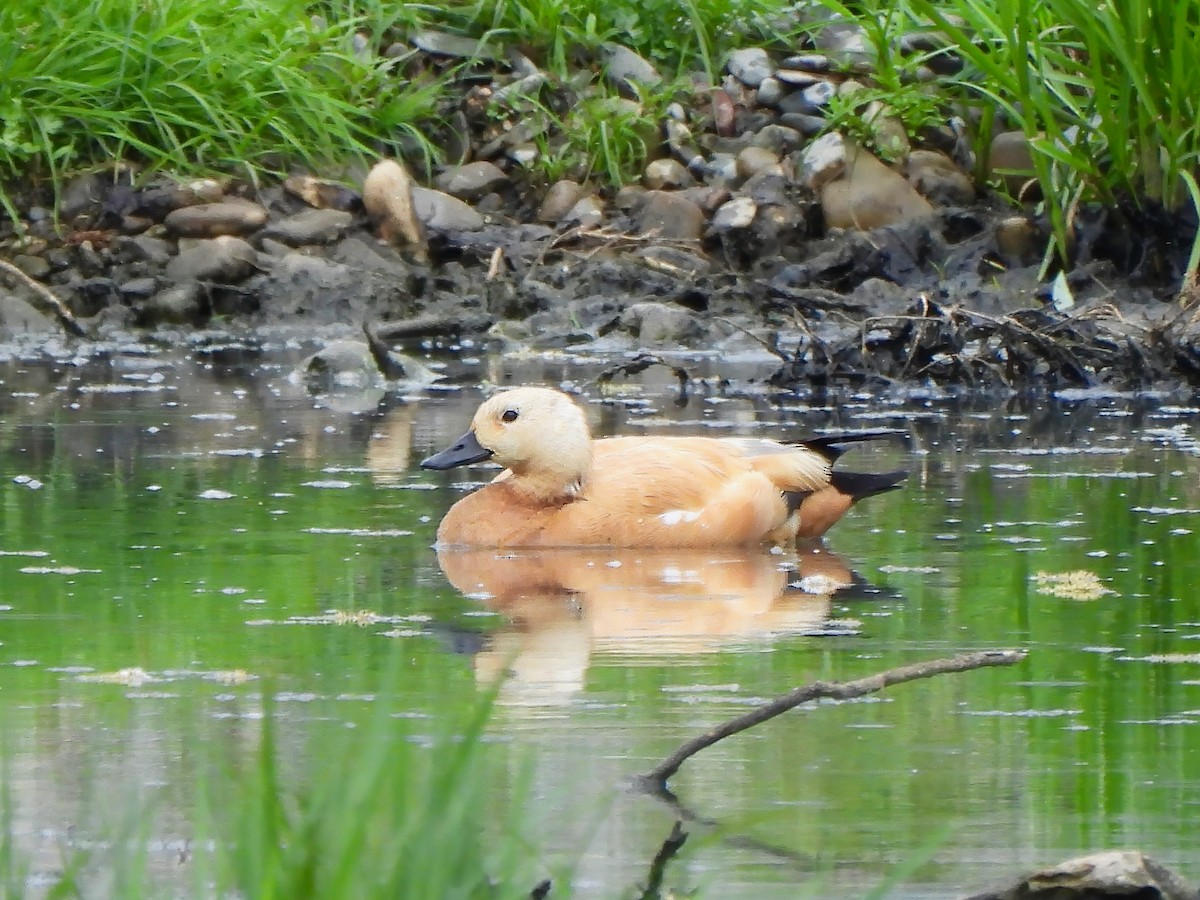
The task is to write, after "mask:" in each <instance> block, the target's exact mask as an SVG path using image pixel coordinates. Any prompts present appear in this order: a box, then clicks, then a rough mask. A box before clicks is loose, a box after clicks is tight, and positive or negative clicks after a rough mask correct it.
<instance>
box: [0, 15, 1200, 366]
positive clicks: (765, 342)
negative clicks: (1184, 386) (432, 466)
mask: <svg viewBox="0 0 1200 900" xmlns="http://www.w3.org/2000/svg"><path fill="white" fill-rule="evenodd" d="M1198 39H1200V0H1183V2H1167V0H1136V2H1130V3H1121V4H1101V5H1099V6H1097V5H1095V4H1090V5H1089V4H1085V3H1082V2H1081V0H1046V2H1040V3H1033V2H1032V0H998V2H993V0H987V2H985V0H943V2H938V0H902V2H899V3H885V2H882V0H861V2H841V0H819V2H818V0H813V2H801V3H784V2H779V0H688V2H685V3H683V4H679V3H674V2H665V0H648V2H641V3H636V4H635V3H627V2H623V0H616V2H609V3H605V4H599V3H592V2H567V0H522V2H494V0H477V2H474V3H453V4H446V5H439V6H436V7H435V6H426V5H420V4H409V3H384V2H381V0H361V2H354V0H326V2H310V0H285V2H271V3H267V2H252V0H208V2H205V3H200V2H198V0H164V2H159V3H154V4H145V3H138V2H135V0H120V2H111V0H64V2H61V3H57V4H55V6H54V9H53V10H49V11H48V10H43V9H41V8H36V7H35V6H34V5H31V4H6V5H5V6H4V7H3V8H2V9H0V75H2V76H3V77H0V188H2V189H0V203H2V204H3V207H4V210H5V212H6V215H5V216H4V217H3V219H2V221H0V257H2V258H3V259H5V260H8V261H9V262H11V264H12V265H14V266H16V267H17V268H18V269H19V270H20V273H22V277H16V276H13V275H11V273H0V323H2V330H3V333H4V334H7V335H9V336H12V335H13V334H16V333H18V332H22V331H38V330H51V329H53V328H55V327H56V326H55V320H58V321H62V322H67V321H69V320H70V319H71V318H74V319H77V320H78V321H79V322H80V323H81V325H82V327H83V329H84V330H85V331H87V332H88V333H89V334H92V335H104V334H109V333H120V334H125V333H128V332H129V331H131V330H133V331H136V332H139V333H145V332H153V331H159V330H163V329H170V330H173V331H174V332H175V333H177V332H178V330H179V329H181V328H182V329H185V330H187V329H192V330H195V329H199V328H207V327H213V326H216V327H223V326H228V327H239V328H241V327H243V326H260V325H274V324H280V323H285V324H289V325H295V326H298V327H301V328H304V327H314V328H315V327H317V326H326V325H330V324H340V325H344V326H346V327H348V328H352V329H354V330H355V331H356V332H357V329H358V328H359V327H360V326H361V324H362V323H363V322H380V321H389V322H395V321H397V320H401V321H404V320H411V319H414V318H419V317H429V318H431V319H432V320H436V321H438V322H442V323H444V322H445V321H446V320H447V319H455V320H457V321H458V322H460V328H459V336H463V335H467V336H470V337H473V338H477V339H485V340H494V341H496V342H499V343H502V344H505V345H511V344H513V343H516V344H518V345H521V346H532V347H566V346H570V347H577V348H580V349H582V350H586V351H593V352H624V351H629V350H634V349H642V348H644V349H649V350H657V351H661V350H669V349H676V348H683V349H687V348H692V349H701V348H702V349H708V350H711V349H717V350H722V351H726V352H729V351H734V350H738V349H745V348H750V347H757V348H761V347H766V348H768V349H770V350H771V351H772V352H774V353H775V354H776V355H777V356H778V357H779V358H780V366H779V369H778V371H777V373H776V375H775V378H774V379H773V380H774V382H775V383H776V384H778V385H780V386H784V387H790V386H796V385H800V384H806V383H811V382H822V383H824V382H829V381H839V380H853V381H862V380H868V381H880V382H890V381H904V382H932V383H938V384H947V385H965V386H969V387H976V388H984V387H986V388H990V387H1006V388H1010V389H1011V388H1017V389H1026V388H1034V387H1040V388H1048V389H1055V388H1061V387H1065V386H1070V387H1089V386H1096V385H1107V386H1119V387H1145V386H1152V385H1161V384H1163V383H1180V382H1182V383H1188V384H1196V383H1198V382H1200V316H1198V315H1197V307H1196V302H1197V292H1196V285H1195V271H1196V265H1197V259H1198V257H1200V251H1198V250H1197V240H1196V238H1197V228H1196V221H1197V216H1196V209H1197V205H1198V204H1200V189H1198V188H1197V184H1196V180H1195V171H1196V164H1197V154H1198V153H1200V129H1197V128H1196V127H1195V123H1196V121H1198V120H1200V109H1198V108H1197V107H1198V105H1200V69H1198V68H1197V67H1196V66H1195V65H1194V60H1193V56H1194V48H1195V47H1196V46H1197V41H1198ZM386 159H397V160H401V161H403V163H404V164H405V167H404V168H400V171H401V172H403V173H404V174H403V175H402V176H400V177H399V180H397V179H396V178H395V177H391V176H389V180H387V181H386V185H385V187H386V189H387V190H388V191H390V192H391V194H390V195H389V196H390V198H391V199H389V200H387V202H385V203H383V205H382V206H381V205H380V204H379V203H378V202H377V203H376V204H375V205H374V206H372V205H371V203H370V202H368V203H367V205H366V206H365V208H364V204H363V196H362V195H363V193H369V192H367V190H366V187H365V186H364V182H365V179H366V176H367V173H368V171H369V170H372V168H373V167H374V166H375V165H376V163H378V162H379V161H380V160H386ZM410 174H411V180H410V178H409V175H410ZM367 199H368V201H370V199H371V198H370V197H368V198H367ZM389 203H391V204H394V203H399V204H400V205H401V206H405V207H406V208H408V209H409V210H410V212H411V215H410V216H409V218H408V219H407V220H406V219H405V218H404V217H403V216H401V217H400V218H395V217H393V218H391V219H389V216H390V215H391V214H390V213H381V212H380V210H381V209H384V208H385V207H388V204H389ZM406 221H407V224H405V222H406ZM48 296H49V297H50V298H52V299H54V298H56V299H57V300H58V302H59V303H60V304H61V306H62V308H61V309H58V308H54V307H52V314H53V315H52V317H51V318H46V317H44V316H42V315H41V314H39V313H38V312H37V311H36V309H35V308H44V307H45V305H46V300H47V297H48ZM64 311H65V316H64ZM419 320H421V319H419ZM439 327H441V326H439ZM409 331H410V333H412V334H413V335H414V336H417V337H420V336H421V335H420V333H419V329H410V330H409Z"/></svg>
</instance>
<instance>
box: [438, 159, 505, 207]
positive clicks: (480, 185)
mask: <svg viewBox="0 0 1200 900" xmlns="http://www.w3.org/2000/svg"><path fill="white" fill-rule="evenodd" d="M507 183H508V175H507V174H506V173H505V172H504V170H503V169H501V168H500V167H499V166H498V165H496V164H495V163H492V162H488V161H486V160H480V161H478V162H473V163H467V164H466V165H463V166H454V167H452V168H449V169H447V170H446V171H444V172H442V173H441V174H439V175H438V176H437V178H435V179H434V184H435V185H436V186H437V189H438V190H439V191H444V192H445V193H447V194H450V195H451V196H454V197H458V198H459V199H461V200H478V199H479V198H480V197H482V196H484V195H485V194H489V193H491V192H492V191H494V190H496V189H497V188H499V187H501V186H502V185H504V184H507Z"/></svg>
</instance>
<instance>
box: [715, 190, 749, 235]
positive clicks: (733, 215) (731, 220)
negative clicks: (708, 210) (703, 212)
mask: <svg viewBox="0 0 1200 900" xmlns="http://www.w3.org/2000/svg"><path fill="white" fill-rule="evenodd" d="M757 212H758V204H757V203H755V202H754V198H752V197H734V198H733V199H732V200H729V201H727V202H725V203H722V204H721V206H720V207H719V208H718V209H717V211H716V212H715V213H714V214H713V217H712V225H711V228H712V230H713V231H714V232H717V233H721V232H725V231H733V230H736V229H741V228H749V227H750V225H751V224H752V223H753V222H754V216H755V214H756V213H757Z"/></svg>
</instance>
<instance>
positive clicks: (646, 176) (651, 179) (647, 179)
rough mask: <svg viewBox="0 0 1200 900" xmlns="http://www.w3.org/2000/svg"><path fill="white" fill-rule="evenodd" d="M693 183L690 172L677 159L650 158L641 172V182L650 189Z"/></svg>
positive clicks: (655, 189)
mask: <svg viewBox="0 0 1200 900" xmlns="http://www.w3.org/2000/svg"><path fill="white" fill-rule="evenodd" d="M695 183H696V182H695V179H694V178H692V176H691V173H689V172H688V170H687V169H686V168H685V167H684V165H683V163H681V162H680V161H679V160H677V159H655V160H651V161H650V162H649V163H648V164H647V165H646V171H645V172H643V173H642V184H644V185H645V186H646V187H648V188H649V189H650V190H652V191H661V190H664V189H672V188H685V187H691V186H692V185H693V184H695Z"/></svg>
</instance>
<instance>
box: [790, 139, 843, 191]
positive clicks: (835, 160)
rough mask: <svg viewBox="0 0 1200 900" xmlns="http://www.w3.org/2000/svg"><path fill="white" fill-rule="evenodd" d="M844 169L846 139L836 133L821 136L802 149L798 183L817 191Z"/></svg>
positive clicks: (838, 176) (839, 174)
mask: <svg viewBox="0 0 1200 900" xmlns="http://www.w3.org/2000/svg"><path fill="white" fill-rule="evenodd" d="M845 168H846V139H845V138H843V137H842V136H841V134H839V133H838V132H836V131H831V132H829V133H828V134H825V135H822V136H821V137H819V138H817V139H816V140H815V141H813V142H812V143H811V144H809V145H808V146H807V147H805V148H804V154H803V155H802V156H801V157H800V183H801V184H803V185H804V186H805V187H806V188H808V189H809V190H811V191H819V190H821V188H823V187H824V186H825V185H827V184H828V183H829V182H831V181H833V180H834V179H835V178H840V177H841V174H842V172H843V171H845Z"/></svg>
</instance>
